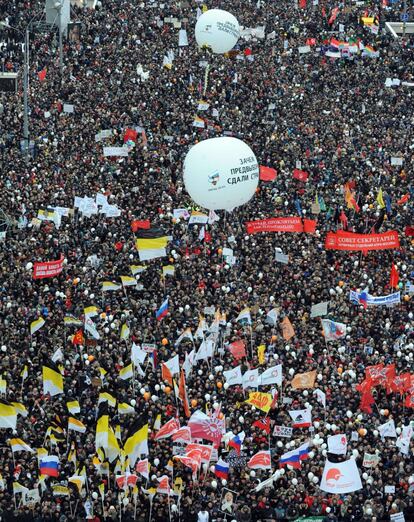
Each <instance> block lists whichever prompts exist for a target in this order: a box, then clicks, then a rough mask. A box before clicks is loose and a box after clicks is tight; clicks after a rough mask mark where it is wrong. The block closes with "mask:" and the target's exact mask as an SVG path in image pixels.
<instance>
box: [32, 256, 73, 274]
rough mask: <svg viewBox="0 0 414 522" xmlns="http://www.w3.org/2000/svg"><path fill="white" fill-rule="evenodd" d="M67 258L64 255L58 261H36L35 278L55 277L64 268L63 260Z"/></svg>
mask: <svg viewBox="0 0 414 522" xmlns="http://www.w3.org/2000/svg"><path fill="white" fill-rule="evenodd" d="M64 260H65V258H64V257H63V256H62V257H61V258H60V259H58V260H57V261H46V262H45V263H35V264H34V265H33V279H45V278H46V277H55V276H57V275H59V274H60V273H61V272H62V270H63V262H64Z"/></svg>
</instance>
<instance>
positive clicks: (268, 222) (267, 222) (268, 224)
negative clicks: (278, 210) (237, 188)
mask: <svg viewBox="0 0 414 522" xmlns="http://www.w3.org/2000/svg"><path fill="white" fill-rule="evenodd" d="M315 228H316V221H314V220H313V219H304V220H303V221H302V219H301V218H300V217H284V218H269V219H258V220H257V221H248V222H247V223H246V230H247V233H248V234H257V233H258V232H309V233H312V232H315Z"/></svg>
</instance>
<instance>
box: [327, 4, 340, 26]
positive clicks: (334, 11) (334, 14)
mask: <svg viewBox="0 0 414 522" xmlns="http://www.w3.org/2000/svg"><path fill="white" fill-rule="evenodd" d="M338 13H339V7H334V9H332V11H331V16H330V17H329V20H328V24H329V25H332V24H333V23H334V22H335V20H336V17H337V16H338Z"/></svg>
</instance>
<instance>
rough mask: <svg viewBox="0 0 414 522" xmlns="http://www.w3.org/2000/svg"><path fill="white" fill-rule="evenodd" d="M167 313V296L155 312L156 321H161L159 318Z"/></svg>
mask: <svg viewBox="0 0 414 522" xmlns="http://www.w3.org/2000/svg"><path fill="white" fill-rule="evenodd" d="M167 314H168V297H167V299H166V300H165V301H164V302H163V303H162V305H161V306H160V307H159V308H158V310H157V311H156V312H155V317H156V318H157V321H161V319H162V318H163V317H165V316H166V315H167Z"/></svg>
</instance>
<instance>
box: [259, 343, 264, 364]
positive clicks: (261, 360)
mask: <svg viewBox="0 0 414 522" xmlns="http://www.w3.org/2000/svg"><path fill="white" fill-rule="evenodd" d="M265 351H266V346H265V345H264V344H261V345H260V346H258V347H257V357H258V358H259V364H264V363H265V355H264V354H265Z"/></svg>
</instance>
